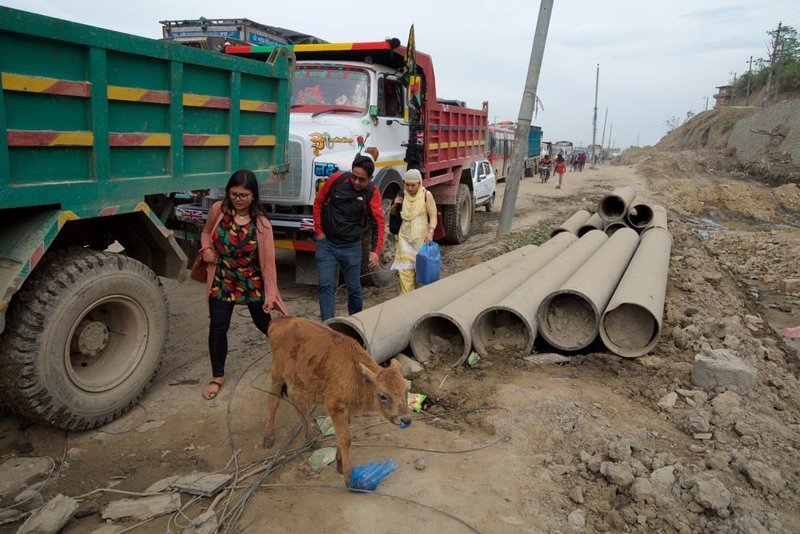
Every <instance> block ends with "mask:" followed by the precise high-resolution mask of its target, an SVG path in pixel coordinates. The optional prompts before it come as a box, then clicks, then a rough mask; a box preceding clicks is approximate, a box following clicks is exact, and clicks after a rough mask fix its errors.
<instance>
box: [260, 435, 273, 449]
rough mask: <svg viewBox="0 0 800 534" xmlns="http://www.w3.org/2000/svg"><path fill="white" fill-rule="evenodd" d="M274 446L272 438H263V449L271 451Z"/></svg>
mask: <svg viewBox="0 0 800 534" xmlns="http://www.w3.org/2000/svg"><path fill="white" fill-rule="evenodd" d="M274 444H275V439H274V438H273V437H272V436H267V437H265V438H264V442H263V445H264V448H265V449H271V448H272V446H273V445H274Z"/></svg>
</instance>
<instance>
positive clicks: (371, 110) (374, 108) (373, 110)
mask: <svg viewBox="0 0 800 534" xmlns="http://www.w3.org/2000/svg"><path fill="white" fill-rule="evenodd" d="M369 116H370V117H372V118H373V119H377V118H378V106H370V107H369Z"/></svg>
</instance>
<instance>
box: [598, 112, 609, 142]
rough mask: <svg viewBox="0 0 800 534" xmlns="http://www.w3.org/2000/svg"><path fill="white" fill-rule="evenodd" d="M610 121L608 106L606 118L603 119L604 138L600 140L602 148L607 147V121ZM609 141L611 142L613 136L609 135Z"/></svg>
mask: <svg viewBox="0 0 800 534" xmlns="http://www.w3.org/2000/svg"><path fill="white" fill-rule="evenodd" d="M607 120H608V106H606V116H605V118H604V119H603V137H601V138H600V146H606V121H607ZM608 139H609V140H611V134H608Z"/></svg>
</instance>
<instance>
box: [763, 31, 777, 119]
mask: <svg viewBox="0 0 800 534" xmlns="http://www.w3.org/2000/svg"><path fill="white" fill-rule="evenodd" d="M780 38H781V22H778V31H776V32H775V40H774V41H773V42H772V53H771V54H770V56H769V74H767V87H766V90H765V91H764V103H763V104H762V105H761V107H762V108H765V107H767V104H769V91H770V89H771V85H772V70H773V69H774V68H775V56H776V55H777V54H778V43H779V42H780Z"/></svg>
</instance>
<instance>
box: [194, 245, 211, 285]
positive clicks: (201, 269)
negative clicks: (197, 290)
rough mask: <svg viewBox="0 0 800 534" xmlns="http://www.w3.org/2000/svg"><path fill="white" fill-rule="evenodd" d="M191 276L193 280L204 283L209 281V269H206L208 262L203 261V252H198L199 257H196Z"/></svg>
mask: <svg viewBox="0 0 800 534" xmlns="http://www.w3.org/2000/svg"><path fill="white" fill-rule="evenodd" d="M191 276H192V280H197V281H198V282H202V283H204V284H205V283H206V282H208V271H207V270H206V262H205V261H203V253H202V252H198V253H197V257H195V259H194V263H193V264H192V274H191Z"/></svg>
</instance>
